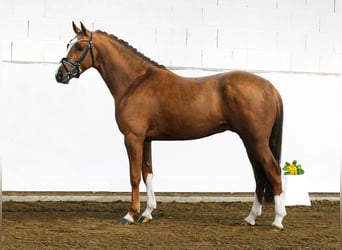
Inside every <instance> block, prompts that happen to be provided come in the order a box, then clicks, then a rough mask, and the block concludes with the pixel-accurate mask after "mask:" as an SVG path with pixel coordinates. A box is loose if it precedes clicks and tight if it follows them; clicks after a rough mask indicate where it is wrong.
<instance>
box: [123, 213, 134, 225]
mask: <svg viewBox="0 0 342 250" xmlns="http://www.w3.org/2000/svg"><path fill="white" fill-rule="evenodd" d="M124 219H126V220H128V221H130V222H132V223H133V222H134V219H133V217H132V216H131V215H130V214H129V213H127V214H126V215H125V217H124Z"/></svg>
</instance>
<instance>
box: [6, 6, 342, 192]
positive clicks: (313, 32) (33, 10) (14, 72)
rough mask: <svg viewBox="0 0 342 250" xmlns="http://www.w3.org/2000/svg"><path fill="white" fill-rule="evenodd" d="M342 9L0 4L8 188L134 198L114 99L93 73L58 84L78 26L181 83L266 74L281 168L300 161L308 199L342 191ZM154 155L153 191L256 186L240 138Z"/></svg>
mask: <svg viewBox="0 0 342 250" xmlns="http://www.w3.org/2000/svg"><path fill="white" fill-rule="evenodd" d="M256 3H257V4H256ZM341 10H342V9H341V3H340V1H333V0H330V1H326V0H325V1H323V0H322V1H319V0H293V1H288V0H262V1H252V0H251V1H249V0H226V1H224V0H215V1H211V0H206V1H195V0H193V1H164V0H162V1H157V0H151V1H142V0H141V1H139V0H129V1H123V0H122V1H109V0H108V1H102V0H101V1H98V0H97V1H92V0H88V1H66V0H62V1H58V2H56V1H50V0H35V1H19V0H17V1H9V0H0V27H1V34H2V36H1V39H2V46H1V48H2V49H1V52H0V56H1V60H2V61H3V63H2V64H1V67H0V74H1V78H0V79H1V82H0V98H1V99H0V114H1V123H0V124H1V125H0V152H1V154H2V159H3V189H4V190H38V191H39V190H63V191H68V190H75V191H78V190H79V191H82V190H90V191H99V190H105V191H129V190H130V187H129V176H128V163H127V156H126V152H125V149H124V146H123V137H122V135H121V134H120V133H119V131H118V129H117V126H116V124H115V121H114V106H113V100H112V97H111V96H110V94H109V91H108V90H107V89H106V87H105V84H103V82H102V80H101V78H100V77H99V75H98V73H97V72H96V71H95V70H90V71H88V72H87V73H86V74H84V75H82V77H81V78H80V79H78V80H73V81H72V82H71V84H70V85H68V86H64V85H59V84H57V83H55V80H54V72H55V70H56V68H57V64H56V63H57V62H58V61H59V60H60V58H61V57H63V56H64V55H65V45H66V43H67V42H68V41H69V40H70V39H71V38H72V36H73V34H72V29H71V21H72V20H75V21H78V20H81V21H83V22H84V23H85V24H86V25H87V26H88V27H89V28H94V29H102V30H105V31H107V32H109V33H114V34H116V35H118V36H119V37H121V38H123V39H126V40H127V41H129V42H130V43H131V44H132V45H134V46H135V47H137V48H138V49H139V50H141V51H142V52H144V53H145V54H146V55H148V56H149V57H151V58H152V59H154V60H156V61H158V62H160V63H162V64H165V65H166V66H168V67H172V68H173V69H178V70H176V73H179V74H182V75H207V74H212V73H215V72H216V71H220V70H222V69H226V70H231V69H244V70H251V71H256V72H259V74H260V75H262V76H263V77H265V78H267V79H269V80H271V81H272V82H273V83H274V85H275V86H276V87H277V88H278V89H279V91H280V92H281V94H282V96H283V99H284V105H285V124H284V144H283V157H282V158H283V162H284V161H291V160H293V159H297V160H298V161H300V162H301V163H302V164H303V167H304V168H305V170H306V177H307V178H308V183H309V190H310V191H311V192H339V178H338V175H339V172H340V170H339V166H340V165H339V163H340V150H341V143H340V142H341V133H340V128H341V116H340V115H338V114H340V113H341V101H340V100H341V97H342V94H341V76H340V72H341V69H342V65H341V55H342V30H341V29H340V25H339V24H340V23H341V21H342V19H341V17H342V15H341ZM181 68H193V69H194V68H196V69H197V70H185V71H182V70H179V69H181ZM203 69H212V70H214V71H215V72H209V71H203ZM261 72H262V73H261ZM153 152H154V154H153V160H154V166H155V167H154V168H155V174H156V178H155V182H156V191H220V192H221V191H222V192H242V191H248V192H250V191H253V190H254V181H253V174H252V170H251V167H250V165H249V162H248V160H247V157H246V154H245V152H244V148H243V146H242V144H241V142H240V140H239V138H238V137H237V136H236V135H235V134H233V133H229V132H226V133H223V134H220V135H216V136H213V137H209V138H205V139H203V140H197V141H188V142H154V143H153ZM171 169H172V170H171ZM190 176H195V177H192V178H190Z"/></svg>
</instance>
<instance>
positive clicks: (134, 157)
mask: <svg viewBox="0 0 342 250" xmlns="http://www.w3.org/2000/svg"><path fill="white" fill-rule="evenodd" d="M143 143H144V139H141V138H139V137H136V136H134V135H131V134H130V135H126V136H125V146H126V149H127V154H128V159H129V165H130V180H131V187H132V200H131V207H130V209H129V211H128V213H127V214H126V215H125V216H124V217H123V219H122V220H121V224H131V223H134V215H136V213H138V212H139V211H140V193H139V184H140V180H141V166H142V156H143Z"/></svg>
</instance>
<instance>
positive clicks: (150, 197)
mask: <svg viewBox="0 0 342 250" xmlns="http://www.w3.org/2000/svg"><path fill="white" fill-rule="evenodd" d="M142 176H143V179H144V182H145V185H146V194H147V204H146V209H145V211H144V212H143V213H142V215H141V216H140V218H139V219H138V222H140V223H145V222H148V221H150V220H152V211H153V210H154V209H155V208H156V207H157V201H156V198H155V196H154V192H153V186H152V181H153V171H152V154H151V141H145V143H144V151H143V162H142Z"/></svg>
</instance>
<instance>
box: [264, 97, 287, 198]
mask: <svg viewBox="0 0 342 250" xmlns="http://www.w3.org/2000/svg"><path fill="white" fill-rule="evenodd" d="M275 97H276V101H277V115H276V119H275V122H274V124H273V128H272V132H271V137H270V141H269V145H270V149H271V151H272V154H273V156H274V158H275V159H276V161H277V162H278V164H279V175H280V174H281V169H280V160H281V145H282V136H283V116H284V114H283V102H282V99H281V97H280V94H279V93H278V92H277V91H276V92H275ZM273 198H274V194H273V189H272V185H271V184H270V183H269V181H267V180H266V183H265V201H268V202H270V201H273Z"/></svg>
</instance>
